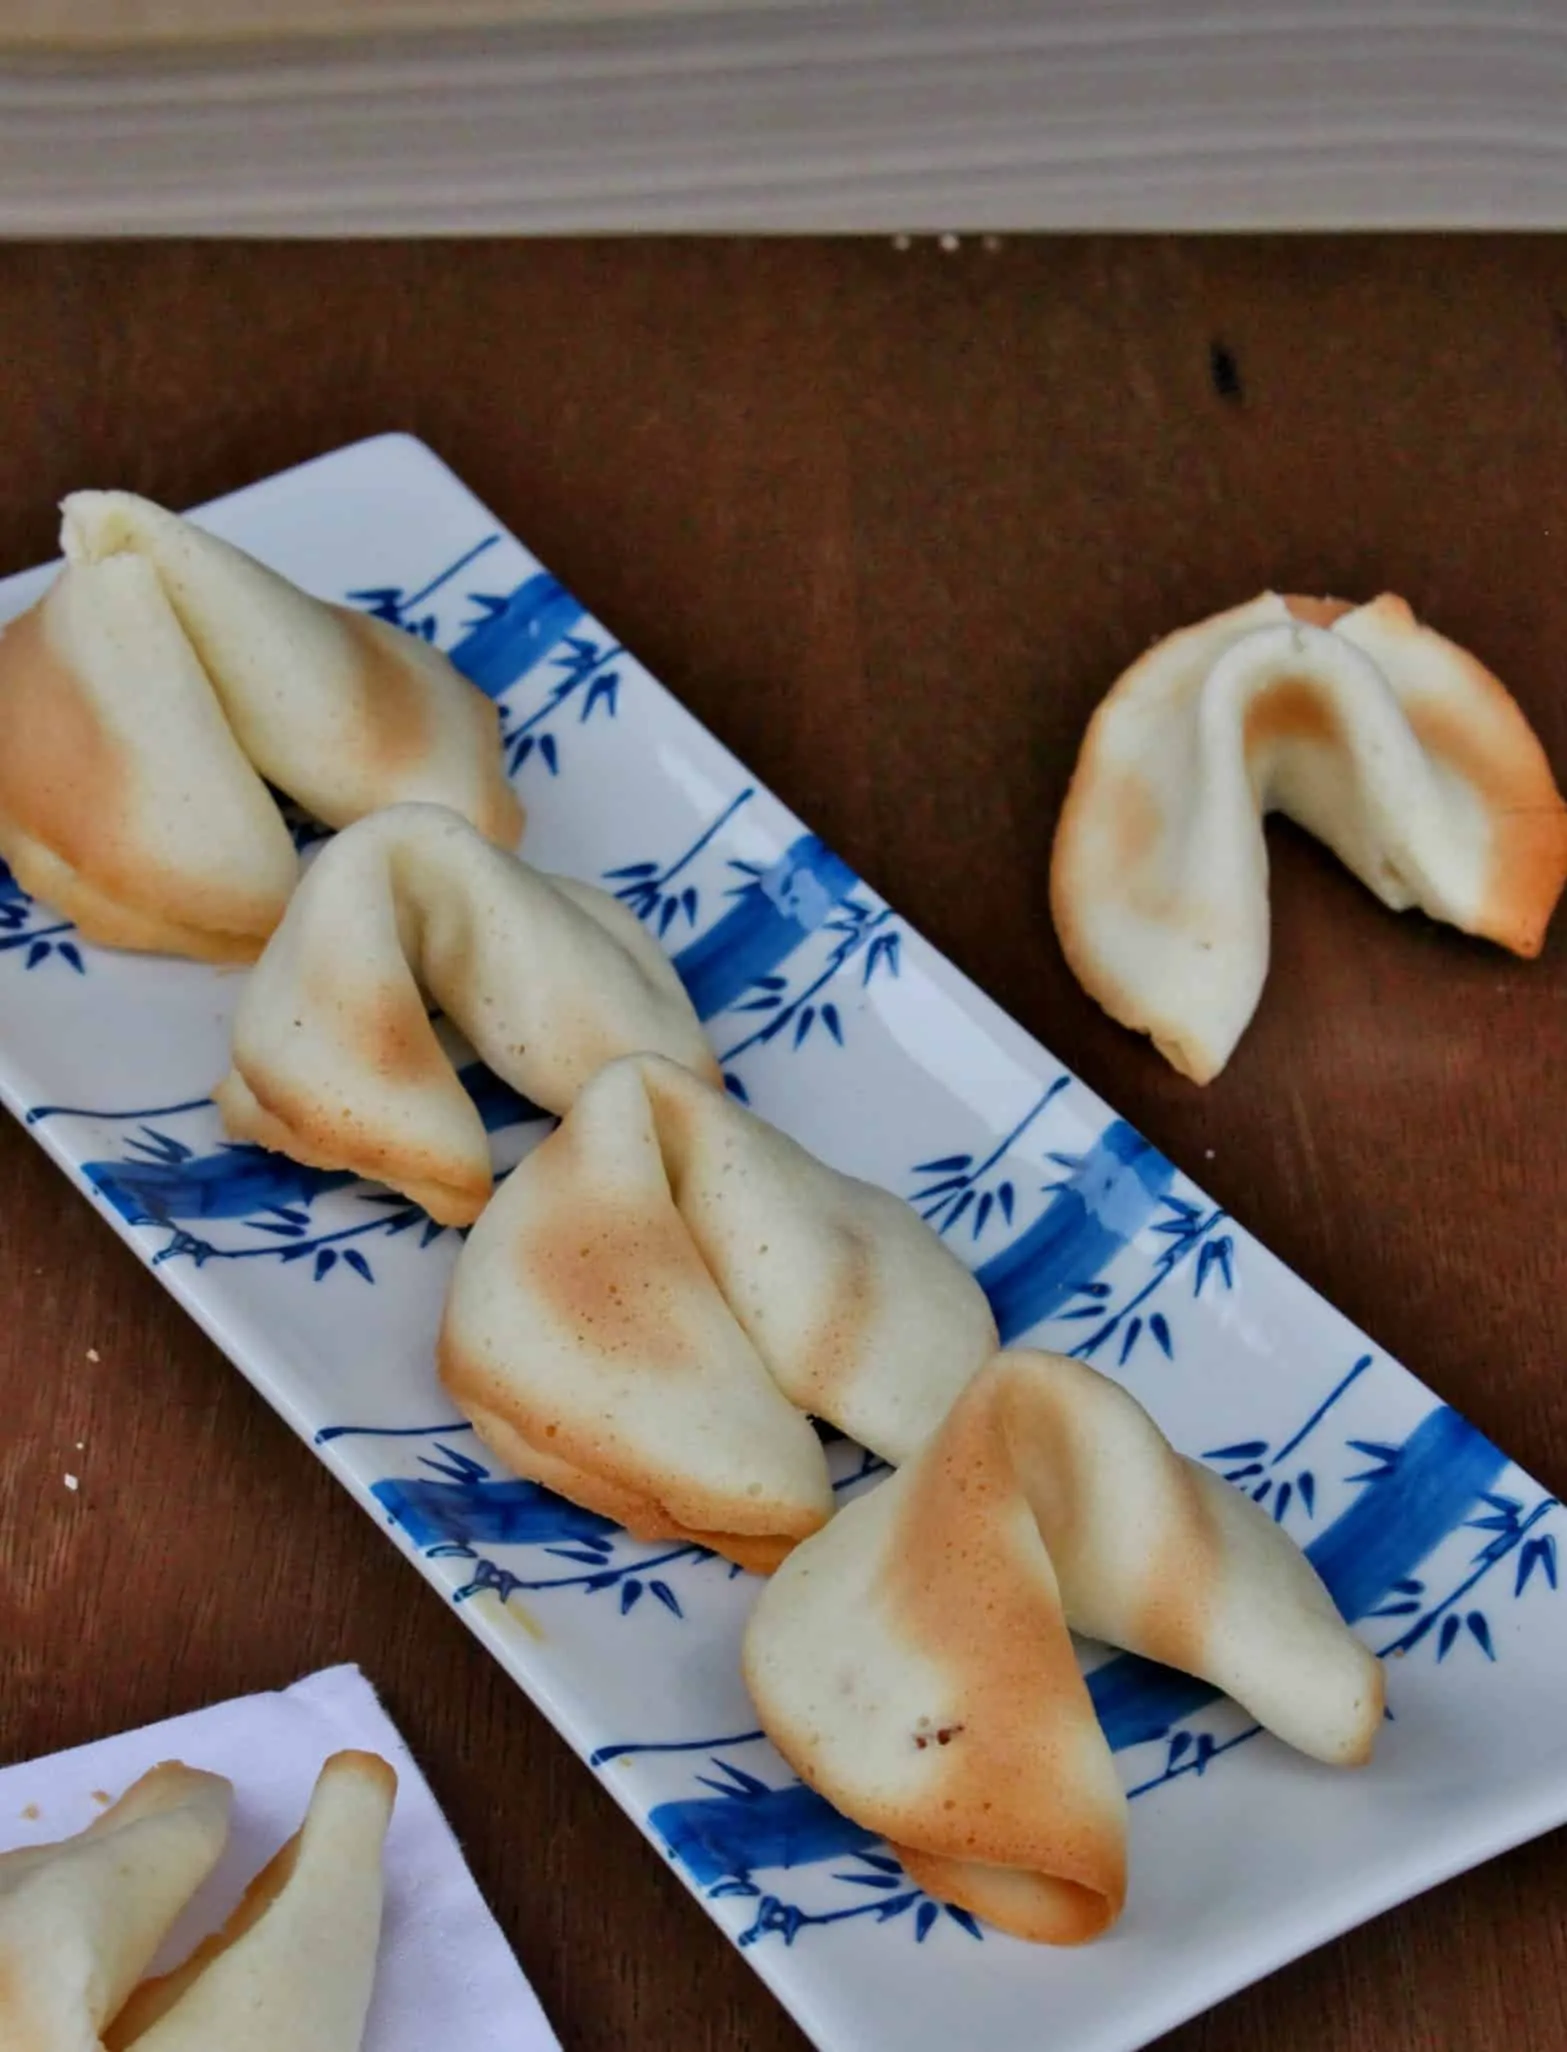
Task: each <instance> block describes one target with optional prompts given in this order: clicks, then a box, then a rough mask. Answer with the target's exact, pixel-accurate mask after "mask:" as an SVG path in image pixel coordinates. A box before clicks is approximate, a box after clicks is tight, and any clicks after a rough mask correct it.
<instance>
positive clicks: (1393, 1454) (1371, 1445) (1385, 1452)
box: [1345, 1439, 1399, 1461]
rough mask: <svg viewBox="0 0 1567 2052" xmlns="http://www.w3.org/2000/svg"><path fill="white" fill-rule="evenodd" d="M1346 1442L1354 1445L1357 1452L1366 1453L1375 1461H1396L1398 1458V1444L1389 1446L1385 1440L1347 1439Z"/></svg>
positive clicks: (1350, 1445)
mask: <svg viewBox="0 0 1567 2052" xmlns="http://www.w3.org/2000/svg"><path fill="white" fill-rule="evenodd" d="M1345 1444H1346V1445H1347V1446H1349V1447H1352V1448H1353V1449H1354V1451H1355V1452H1356V1453H1358V1454H1365V1455H1366V1456H1367V1458H1368V1459H1370V1460H1373V1461H1396V1460H1397V1459H1398V1454H1399V1449H1398V1448H1397V1447H1396V1446H1389V1445H1388V1444H1387V1442H1386V1441H1385V1440H1381V1439H1350V1440H1346V1441H1345Z"/></svg>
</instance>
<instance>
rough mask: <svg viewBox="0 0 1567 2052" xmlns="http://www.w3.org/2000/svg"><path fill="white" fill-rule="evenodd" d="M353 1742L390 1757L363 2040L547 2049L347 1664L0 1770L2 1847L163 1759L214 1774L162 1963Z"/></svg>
mask: <svg viewBox="0 0 1567 2052" xmlns="http://www.w3.org/2000/svg"><path fill="white" fill-rule="evenodd" d="M344 1747H359V1748H361V1749H362V1750H364V1751H365V1752H370V1753H379V1754H380V1755H381V1756H382V1758H383V1759H386V1760H389V1761H390V1762H391V1764H392V1765H393V1767H395V1768H396V1770H397V1806H396V1808H395V1809H394V1810H393V1812H392V1827H391V1830H390V1832H389V1833H388V1835H387V1841H386V1914H385V1920H384V1922H383V1924H382V1928H381V1957H380V1964H379V1967H378V1969H377V1972H376V1984H375V1999H374V2001H373V2002H372V2003H371V2006H370V2020H369V2024H368V2026H367V2028H366V2031H365V2040H364V2052H431V2047H433V2046H459V2045H460V2046H461V2047H462V2048H463V2052H560V2043H559V2040H558V2039H557V2038H556V2036H555V2033H554V2032H553V2031H552V2030H551V2029H550V2027H549V2024H548V2022H547V2021H546V2020H545V2016H544V2012H543V2010H542V2009H541V2008H540V2007H539V2003H538V1998H537V1997H536V1996H535V1995H534V1993H533V1990H532V1989H531V1988H530V1987H529V1986H528V1983H527V1981H526V1980H525V1979H524V1978H523V1974H522V1969H521V1968H520V1967H519V1966H518V1964H517V1961H516V1959H515V1958H514V1956H513V1954H512V1951H511V1948H510V1946H508V1944H507V1943H506V1940H505V1939H504V1938H503V1937H502V1936H501V1931H500V1926H499V1925H498V1924H497V1923H496V1921H495V1919H494V1917H492V1916H491V1914H490V1912H489V1910H488V1909H487V1908H486V1906H485V1903H484V1898H483V1897H482V1896H481V1895H480V1893H479V1891H478V1889H477V1887H476V1886H475V1885H474V1880H473V1876H472V1875H471V1874H470V1873H469V1872H468V1868H467V1864H466V1862H465V1861H464V1859H463V1856H462V1853H461V1851H460V1849H459V1847H458V1844H457V1840H456V1839H455V1838H454V1837H453V1835H452V1831H451V1827H450V1826H449V1825H448V1824H447V1822H446V1819H445V1818H444V1817H443V1816H442V1815H441V1813H440V1811H439V1809H437V1807H436V1803H435V1798H434V1797H433V1796H432V1795H431V1793H430V1791H429V1788H428V1787H427V1785H426V1783H425V1779H424V1776H423V1775H422V1774H421V1773H420V1772H419V1769H418V1767H417V1766H416V1765H415V1763H414V1758H413V1755H412V1754H411V1753H410V1752H409V1750H408V1748H407V1747H406V1746H405V1745H404V1743H403V1741H402V1739H401V1738H400V1737H399V1736H398V1733H397V1730H396V1727H395V1726H394V1725H393V1724H392V1723H391V1721H390V1719H389V1718H388V1717H387V1715H386V1712H385V1711H384V1710H383V1709H382V1708H381V1706H380V1704H379V1703H378V1702H377V1700H376V1696H375V1691H374V1690H373V1689H372V1688H371V1686H370V1684H369V1683H368V1682H367V1681H366V1680H365V1678H364V1676H363V1675H362V1674H361V1673H360V1672H359V1669H358V1668H357V1667H331V1668H327V1669H326V1670H325V1671H324V1672H323V1673H321V1674H313V1675H311V1676H310V1677H309V1678H308V1679H307V1680H305V1681H302V1682H296V1683H295V1684H294V1686H293V1688H291V1689H282V1690H280V1691H278V1692H277V1693H276V1694H273V1695H263V1696H240V1697H238V1698H236V1699H235V1700H234V1701H233V1702H230V1703H218V1704H215V1705H214V1706H213V1707H212V1708H211V1709H210V1710H197V1711H194V1712H192V1714H191V1715H190V1716H188V1717H172V1718H170V1719H169V1721H168V1722H167V1723H166V1724H151V1725H148V1726H147V1727H146V1729H145V1730H142V1731H127V1732H121V1733H120V1734H119V1735H118V1736H117V1737H115V1738H108V1739H100V1740H98V1741H97V1743H96V1744H94V1745H90V1746H78V1747H77V1748H76V1749H75V1751H73V1752H69V1753H55V1754H52V1755H51V1756H50V1757H49V1758H48V1759H44V1760H28V1761H26V1762H24V1763H23V1764H22V1765H21V1766H19V1767H7V1768H3V1769H0V1851H9V1850H10V1849H11V1848H12V1847H13V1846H19V1845H37V1844H40V1843H42V1842H44V1841H46V1840H49V1839H56V1838H65V1837H68V1836H69V1835H70V1834H71V1833H72V1832H75V1831H80V1830H81V1829H82V1828H83V1827H84V1826H85V1825H87V1824H89V1823H90V1822H91V1821H92V1819H93V1818H94V1817H95V1816H97V1815H99V1814H100V1813H101V1811H102V1808H103V1800H104V1798H105V1797H108V1798H110V1799H112V1798H114V1797H116V1796H118V1795H120V1794H121V1793H122V1792H123V1791H124V1790H125V1789H126V1788H128V1787H129V1786H130V1784H131V1783H132V1782H133V1781H134V1780H136V1778H137V1776H138V1775H140V1774H143V1773H145V1772H146V1770H147V1769H148V1768H149V1767H154V1766H156V1765H157V1763H158V1762H159V1761H160V1760H183V1761H184V1762H185V1764H186V1765H187V1766H190V1767H207V1768H210V1769H212V1770H213V1771H214V1772H216V1773H218V1774H226V1775H227V1776H228V1777H229V1779H230V1780H231V1781H232V1782H233V1784H234V1820H233V1828H232V1832H231V1834H230V1838H229V1843H228V1847H227V1849H226V1851H225V1852H224V1855H223V1858H222V1860H221V1861H220V1862H219V1863H218V1867H217V1870H216V1872H215V1873H214V1874H213V1875H212V1877H211V1878H210V1880H209V1881H208V1882H207V1885H206V1886H205V1887H204V1888H203V1889H202V1890H201V1892H200V1894H199V1895H198V1896H197V1897H196V1899H195V1901H194V1902H193V1903H192V1904H191V1905H190V1907H189V1909H188V1910H187V1911H186V1913H185V1915H184V1916H183V1917H182V1918H181V1920H180V1922H179V1924H178V1925H177V1926H176V1927H175V1929H174V1930H173V1932H171V1933H170V1937H169V1942H168V1944H167V1945H166V1946H165V1947H164V1949H163V1951H162V1953H160V1954H159V1956H158V1959H157V1960H156V1962H155V1963H154V1967H153V1971H156V1972H162V1971H163V1970H164V1968H166V1967H168V1966H172V1965H174V1964H175V1963H176V1962H177V1961H178V1960H180V1959H182V1958H183V1957H184V1956H185V1954H186V1953H187V1952H189V1950H190V1948H191V1946H192V1945H193V1944H195V1942H196V1941H197V1940H198V1939H199V1938H202V1937H205V1935H206V1934H207V1932H209V1931H211V1930H214V1929H215V1928H216V1927H217V1926H218V1925H219V1924H220V1923H222V1921H223V1919H224V1918H225V1917H226V1916H227V1915H228V1913H229V1911H230V1910H231V1909H232V1908H233V1907H234V1905H235V1903H236V1902H237V1901H238V1900H239V1898H240V1896H241V1895H242V1894H243V1893H244V1890H245V1886H246V1884H247V1883H248V1882H249V1881H250V1879H251V1878H252V1876H253V1875H254V1874H256V1873H257V1872H258V1871H259V1869H260V1868H261V1867H263V1866H264V1865H265V1864H266V1862H267V1861H268V1860H269V1859H270V1858H271V1857H272V1855H273V1853H275V1852H276V1851H277V1849H278V1847H279V1846H280V1845H281V1844H282V1843H283V1841H284V1840H285V1839H287V1838H290V1837H292V1836H293V1834H294V1832H296V1831H297V1830H298V1829H299V1826H300V1824H301V1822H302V1821H303V1818H304V1814H305V1808H306V1805H307V1804H308V1803H309V1801H310V1791H311V1790H312V1788H313V1787H314V1786H315V1780H316V1776H317V1774H318V1773H319V1772H320V1771H321V1765H322V1762H323V1761H324V1760H325V1759H326V1757H327V1755H328V1754H329V1753H335V1752H339V1751H341V1750H342V1749H343V1748H344Z"/></svg>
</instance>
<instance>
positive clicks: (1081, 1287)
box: [1072, 1282, 1110, 1303]
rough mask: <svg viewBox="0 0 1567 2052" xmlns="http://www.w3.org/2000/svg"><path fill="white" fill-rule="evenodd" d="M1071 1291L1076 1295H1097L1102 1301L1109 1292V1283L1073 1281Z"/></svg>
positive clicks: (1101, 1301)
mask: <svg viewBox="0 0 1567 2052" xmlns="http://www.w3.org/2000/svg"><path fill="white" fill-rule="evenodd" d="M1072 1293H1073V1295H1074V1296H1078V1297H1097V1298H1098V1300H1099V1302H1100V1303H1103V1302H1104V1300H1105V1298H1106V1297H1108V1296H1109V1294H1110V1285H1109V1284H1108V1283H1107V1282H1075V1283H1073V1285H1072Z"/></svg>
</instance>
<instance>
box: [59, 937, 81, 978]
mask: <svg viewBox="0 0 1567 2052" xmlns="http://www.w3.org/2000/svg"><path fill="white" fill-rule="evenodd" d="M60 953H61V954H62V955H63V956H64V958H65V960H66V961H67V962H69V963H70V965H71V967H72V968H73V969H74V970H75V971H76V973H77V975H78V976H85V975H86V974H87V971H86V969H85V968H84V967H83V966H82V958H81V954H80V952H79V951H78V949H77V946H76V943H75V941H61V943H60Z"/></svg>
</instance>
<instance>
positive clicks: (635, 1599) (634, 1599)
mask: <svg viewBox="0 0 1567 2052" xmlns="http://www.w3.org/2000/svg"><path fill="white" fill-rule="evenodd" d="M595 1579H596V1578H595ZM641 1600H642V1584H641V1583H640V1582H639V1581H638V1580H637V1578H636V1576H635V1575H628V1576H627V1577H626V1579H625V1580H624V1581H623V1582H622V1583H621V1585H620V1614H621V1616H622V1617H624V1616H625V1614H626V1612H627V1611H628V1610H630V1609H631V1608H632V1606H633V1605H634V1604H636V1603H639V1602H640V1601H641Z"/></svg>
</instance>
